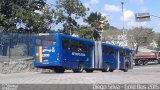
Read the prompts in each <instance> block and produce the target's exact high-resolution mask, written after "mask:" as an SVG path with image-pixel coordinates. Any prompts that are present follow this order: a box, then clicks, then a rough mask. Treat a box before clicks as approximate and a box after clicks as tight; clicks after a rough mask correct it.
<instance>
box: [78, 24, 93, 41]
mask: <svg viewBox="0 0 160 90" xmlns="http://www.w3.org/2000/svg"><path fill="white" fill-rule="evenodd" d="M77 34H78V35H79V37H81V38H86V39H91V40H92V39H93V36H92V30H91V29H90V28H84V27H80V28H79V29H78V30H77Z"/></svg>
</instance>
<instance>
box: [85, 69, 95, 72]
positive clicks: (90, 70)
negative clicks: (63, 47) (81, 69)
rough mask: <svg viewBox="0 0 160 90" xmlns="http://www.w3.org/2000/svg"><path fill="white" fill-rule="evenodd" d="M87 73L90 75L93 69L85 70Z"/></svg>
mask: <svg viewBox="0 0 160 90" xmlns="http://www.w3.org/2000/svg"><path fill="white" fill-rule="evenodd" d="M85 71H86V72H87V73H92V72H93V71H94V70H93V69H86V70H85Z"/></svg>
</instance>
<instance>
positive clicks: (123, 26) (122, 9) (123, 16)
mask: <svg viewBox="0 0 160 90" xmlns="http://www.w3.org/2000/svg"><path fill="white" fill-rule="evenodd" d="M121 4H122V23H123V25H122V26H123V34H124V10H123V5H124V2H121Z"/></svg>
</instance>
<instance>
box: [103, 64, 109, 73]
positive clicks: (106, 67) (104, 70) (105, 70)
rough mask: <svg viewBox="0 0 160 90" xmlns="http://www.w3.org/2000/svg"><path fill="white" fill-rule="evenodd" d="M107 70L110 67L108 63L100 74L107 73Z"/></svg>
mask: <svg viewBox="0 0 160 90" xmlns="http://www.w3.org/2000/svg"><path fill="white" fill-rule="evenodd" d="M109 70H110V66H109V64H108V63H106V65H105V68H104V69H102V72H109Z"/></svg>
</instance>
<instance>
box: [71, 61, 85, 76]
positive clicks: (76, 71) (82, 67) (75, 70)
mask: <svg viewBox="0 0 160 90" xmlns="http://www.w3.org/2000/svg"><path fill="white" fill-rule="evenodd" d="M83 69H84V66H83V63H82V62H80V63H79V65H78V69H73V72H74V73H82V72H83Z"/></svg>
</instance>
